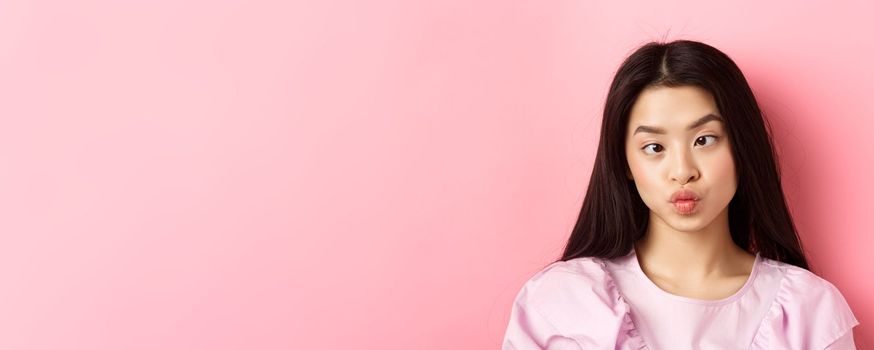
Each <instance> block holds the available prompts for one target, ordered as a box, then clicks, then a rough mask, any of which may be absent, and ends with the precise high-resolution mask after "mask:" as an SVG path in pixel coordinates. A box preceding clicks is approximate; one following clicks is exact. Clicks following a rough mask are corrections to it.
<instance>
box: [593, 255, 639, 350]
mask: <svg viewBox="0 0 874 350" xmlns="http://www.w3.org/2000/svg"><path fill="white" fill-rule="evenodd" d="M592 260H593V261H594V262H596V263H597V264H598V265H599V266H600V267H601V272H602V273H603V274H604V282H605V287H606V288H607V292H608V293H609V295H610V296H611V297H612V298H613V300H614V301H615V302H616V303H615V305H617V306H618V307H619V310H617V313H618V312H621V313H622V314H623V317H622V328H621V329H620V332H623V333H624V335H625V342H624V343H623V344H621V347H618V348H617V349H630V350H644V349H649V347H647V345H646V343H645V342H644V341H643V337H642V336H641V335H640V332H638V330H637V326H636V325H635V324H634V320H632V319H631V306H630V305H629V304H628V302H627V301H626V300H625V297H623V296H622V293H621V292H620V290H619V286H617V285H616V281H614V280H613V276H612V275H610V272H609V271H608V270H607V263H606V262H604V260H603V259H600V258H593V259H592ZM617 345H620V344H617Z"/></svg>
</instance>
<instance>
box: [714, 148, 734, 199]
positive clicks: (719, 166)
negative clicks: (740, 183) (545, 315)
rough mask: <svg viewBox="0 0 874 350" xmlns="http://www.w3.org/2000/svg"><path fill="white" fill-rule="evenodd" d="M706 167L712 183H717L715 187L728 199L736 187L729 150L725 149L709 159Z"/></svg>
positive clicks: (732, 161) (732, 160)
mask: <svg viewBox="0 0 874 350" xmlns="http://www.w3.org/2000/svg"><path fill="white" fill-rule="evenodd" d="M708 168H709V169H710V171H711V174H712V175H713V182H714V185H718V186H717V188H719V189H720V192H722V193H723V195H724V196H726V197H728V198H729V199H730V198H731V197H732V196H733V195H734V192H735V190H736V189H737V178H736V169H735V165H734V159H733V158H732V156H731V151H730V150H727V149H726V150H725V151H724V152H721V153H720V154H719V155H718V156H717V157H714V158H713V159H711V164H710V166H709V167H708Z"/></svg>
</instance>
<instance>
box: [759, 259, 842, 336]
mask: <svg viewBox="0 0 874 350" xmlns="http://www.w3.org/2000/svg"><path fill="white" fill-rule="evenodd" d="M764 264H766V265H768V266H770V267H772V268H774V269H776V270H778V271H779V272H780V274H781V275H782V280H781V281H780V284H779V288H778V289H777V292H776V294H775V297H774V300H773V302H772V304H771V307H770V310H769V312H768V314H767V315H766V320H765V322H763V324H762V326H763V327H764V328H766V329H767V332H768V333H769V334H770V336H769V338H771V341H772V342H778V343H779V344H780V345H782V346H786V347H789V348H800V347H804V348H813V349H823V348H825V347H826V346H827V345H829V344H830V343H831V342H833V341H834V340H836V339H838V338H840V337H841V336H843V335H844V334H845V333H846V332H849V331H852V328H853V327H854V326H856V325H857V324H859V321H858V320H857V319H856V317H855V316H854V315H853V312H852V310H851V309H850V306H849V304H848V303H847V301H846V299H845V298H844V296H843V294H842V293H841V292H840V290H839V289H838V288H837V287H836V286H835V285H834V284H832V283H831V282H829V281H828V280H826V279H824V278H822V277H820V276H818V275H816V274H814V273H813V272H810V271H808V270H806V269H803V268H801V267H798V266H794V265H791V264H786V263H783V262H779V261H776V260H771V259H765V260H764Z"/></svg>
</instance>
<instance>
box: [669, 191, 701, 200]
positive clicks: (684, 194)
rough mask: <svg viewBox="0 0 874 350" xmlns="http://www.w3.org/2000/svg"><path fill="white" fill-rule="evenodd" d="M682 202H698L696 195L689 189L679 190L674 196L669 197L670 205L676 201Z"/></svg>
mask: <svg viewBox="0 0 874 350" xmlns="http://www.w3.org/2000/svg"><path fill="white" fill-rule="evenodd" d="M684 200H694V201H698V200H699V197H698V193H695V191H692V190H690V189H685V188H684V189H681V190H679V191H677V192H674V194H672V195H671V203H673V202H676V201H684Z"/></svg>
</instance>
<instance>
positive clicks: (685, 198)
mask: <svg viewBox="0 0 874 350" xmlns="http://www.w3.org/2000/svg"><path fill="white" fill-rule="evenodd" d="M698 201H699V198H698V194H696V193H695V192H694V191H692V190H687V189H683V190H679V191H677V192H674V194H673V195H671V203H672V204H673V205H674V208H675V209H677V212H679V213H680V214H682V215H689V214H691V213H692V212H693V211H694V210H695V207H696V206H697V204H698Z"/></svg>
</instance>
